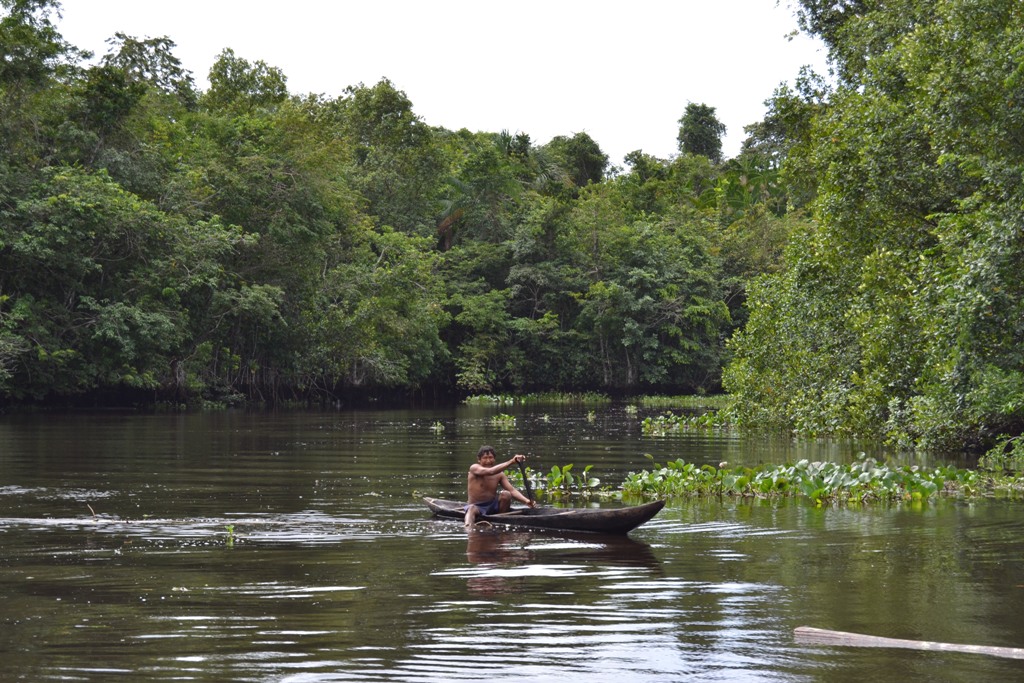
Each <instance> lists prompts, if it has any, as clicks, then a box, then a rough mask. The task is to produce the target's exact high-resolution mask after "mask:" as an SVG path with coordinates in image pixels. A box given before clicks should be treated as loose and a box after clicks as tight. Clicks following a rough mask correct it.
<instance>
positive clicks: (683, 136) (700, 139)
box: [678, 102, 725, 164]
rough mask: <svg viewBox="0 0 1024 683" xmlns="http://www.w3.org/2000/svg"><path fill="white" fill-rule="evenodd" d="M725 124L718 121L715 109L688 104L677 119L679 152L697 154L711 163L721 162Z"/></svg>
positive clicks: (693, 103) (692, 103) (702, 105)
mask: <svg viewBox="0 0 1024 683" xmlns="http://www.w3.org/2000/svg"><path fill="white" fill-rule="evenodd" d="M723 135H725V124H723V123H722V122H721V121H719V120H718V117H717V116H716V115H715V108H714V107H711V106H708V105H706V104H697V103H695V102H690V103H689V104H687V105H686V111H685V112H684V113H683V116H682V118H680V119H679V136H678V137H679V151H680V152H683V153H684V154H697V155H700V156H703V157H706V158H707V159H709V160H710V161H711V162H712V163H715V164H717V163H719V162H720V161H721V160H722V136H723Z"/></svg>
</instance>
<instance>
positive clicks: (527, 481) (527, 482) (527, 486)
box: [519, 461, 533, 503]
mask: <svg viewBox="0 0 1024 683" xmlns="http://www.w3.org/2000/svg"><path fill="white" fill-rule="evenodd" d="M519 471H520V472H522V473H523V487H524V488H525V489H526V497H527V498H529V499H530V502H531V503H532V502H533V490H532V489H531V488H530V478H529V477H527V476H526V465H525V464H523V462H522V461H520V462H519Z"/></svg>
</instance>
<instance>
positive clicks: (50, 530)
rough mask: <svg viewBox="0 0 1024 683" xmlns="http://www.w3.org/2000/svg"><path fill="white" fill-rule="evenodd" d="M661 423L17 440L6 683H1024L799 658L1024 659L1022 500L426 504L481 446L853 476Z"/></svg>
mask: <svg viewBox="0 0 1024 683" xmlns="http://www.w3.org/2000/svg"><path fill="white" fill-rule="evenodd" d="M498 412H503V413H508V414H511V415H513V416H514V417H515V423H514V424H496V423H494V422H493V421H492V419H491V418H492V417H493V416H494V415H495V414H496V413H498ZM643 414H644V413H643V411H641V412H640V413H639V414H635V413H632V412H631V411H627V410H625V409H624V407H623V406H621V405H607V406H599V407H596V408H571V407H570V408H566V407H558V406H548V407H544V406H534V405H530V406H524V407H518V408H508V407H503V408H501V409H500V410H499V409H498V408H495V407H488V406H459V407H456V408H445V409H423V410H381V411H358V412H354V411H344V410H338V411H332V412H303V411H291V412H289V411H284V412H273V413H263V412H245V411H224V412H215V413H198V414H184V415H181V414H155V415H134V414H117V413H97V414H76V415H60V416H55V415H31V416H18V415H15V416H4V417H0V661H2V662H3V664H2V666H0V680H3V681H48V680H54V681H56V680H60V681H108V680H125V681H128V680H132V681H135V680H146V681H161V680H179V681H180V680H187V681H203V682H213V681H293V682H298V681H302V682H310V681H313V682H322V681H422V682H427V681H477V680H511V679H517V680H522V681H565V680H580V681H595V680H599V681H616V682H617V683H633V682H646V681H683V680H685V681H794V682H795V681H807V682H818V681H822V682H824V681H829V682H830V683H836V682H840V683H842V682H846V681H849V682H851V683H852V682H854V681H857V682H858V683H859V682H860V681H863V680H930V681H955V682H959V681H963V682H964V683H966V682H968V681H970V682H971V683H973V682H975V681H980V680H986V681H1002V680H1021V679H1024V662H1021V661H1017V660H1013V659H1003V658H997V657H989V656H983V655H977V654H956V653H938V652H916V651H908V650H893V649H878V648H846V647H836V646H821V645H815V644H807V643H805V642H799V641H798V639H796V638H794V629H795V628H796V627H798V626H813V627H818V628H826V629H835V630H842V631H852V632H857V633H864V634H870V635H875V636H887V637H894V638H909V639H917V640H927V641H941V642H952V643H970V644H979V645H989V646H1002V647H1018V646H1021V645H1024V503H1021V502H1011V501H1002V500H994V499H978V500H972V501H970V502H964V501H958V500H938V501H935V502H929V503H926V504H923V505H921V504H919V505H909V504H908V505H898V506H893V505H872V506H867V507H838V508H836V507H832V508H817V507H814V506H813V505H811V504H809V503H807V502H806V501H801V500H781V501H763V500H737V499H730V498H726V499H725V500H718V499H712V500H672V501H670V502H669V504H668V505H667V506H666V508H665V509H664V510H663V511H662V512H661V513H660V514H659V515H658V516H657V517H655V518H654V519H653V520H652V521H650V522H648V523H647V524H645V525H644V526H642V527H640V528H639V529H637V530H635V531H633V532H632V533H631V534H630V535H629V536H628V537H624V538H618V537H611V538H609V537H605V536H561V535H558V534H553V533H542V532H523V531H514V532H513V531H500V530H494V529H492V530H481V531H473V532H467V531H466V530H465V529H464V528H463V527H462V526H461V524H460V523H459V522H457V521H451V520H448V521H446V520H440V519H434V518H432V517H431V516H430V514H429V511H428V510H427V509H426V507H425V506H424V505H423V503H422V501H421V500H420V498H421V496H424V495H431V496H438V497H443V498H461V497H462V496H463V494H464V490H465V472H466V469H467V468H468V466H469V465H470V463H472V462H473V461H474V454H475V453H476V450H477V448H478V447H479V446H480V445H481V444H483V443H490V444H493V445H494V446H495V447H496V448H497V450H498V453H499V459H501V458H502V456H507V455H509V454H510V453H514V452H521V453H526V454H527V455H528V456H529V464H530V466H531V467H532V468H533V469H535V470H540V471H546V470H549V469H550V468H551V466H553V465H559V466H561V465H565V464H568V463H573V464H574V467H575V468H577V469H581V468H583V467H584V466H585V465H593V466H594V467H593V469H592V470H591V474H592V475H593V476H597V477H599V478H600V479H601V480H602V484H603V485H606V486H611V487H613V488H614V487H616V486H617V485H618V484H620V483H621V481H622V479H623V477H624V476H625V475H626V473H628V472H629V471H632V470H639V469H644V468H647V467H650V463H651V459H649V458H647V457H645V454H650V456H652V458H653V460H654V461H657V462H664V461H665V460H668V459H675V458H677V457H683V458H685V459H687V460H689V461H693V462H699V463H713V464H717V463H719V462H721V461H728V462H730V463H731V464H744V463H745V464H754V463H759V462H787V461H795V460H797V459H800V458H804V457H807V458H811V459H830V460H834V461H848V460H850V459H852V458H855V457H856V456H857V454H858V453H859V452H860V450H862V449H858V448H856V447H854V446H851V445H849V444H843V443H833V442H828V441H815V442H793V441H790V440H788V439H767V438H761V437H753V436H748V437H741V436H737V435H729V434H725V435H722V434H707V433H693V434H687V435H683V436H672V437H661V438H648V437H644V436H643V435H642V434H641V433H640V427H639V421H640V419H642V417H643ZM875 455H879V456H884V453H875ZM925 464H927V463H925ZM572 504H578V505H608V506H613V505H616V504H618V503H616V502H615V501H591V502H587V501H575V502H573V503H572Z"/></svg>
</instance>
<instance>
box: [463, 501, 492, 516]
mask: <svg viewBox="0 0 1024 683" xmlns="http://www.w3.org/2000/svg"><path fill="white" fill-rule="evenodd" d="M500 503H501V498H495V499H494V500H491V501H487V502H486V503H468V504H467V505H464V506H462V509H463V510H465V511H466V512H469V506H470V505H475V506H476V511H477V514H480V515H496V514H498V512H499V510H500V509H501V507H500Z"/></svg>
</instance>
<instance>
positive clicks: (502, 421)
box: [490, 413, 516, 429]
mask: <svg viewBox="0 0 1024 683" xmlns="http://www.w3.org/2000/svg"><path fill="white" fill-rule="evenodd" d="M490 425H491V426H492V427H497V428H498V429H515V427H516V418H515V417H514V416H513V415H509V414H508V413H498V414H497V415H494V416H492V417H491V419H490Z"/></svg>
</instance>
